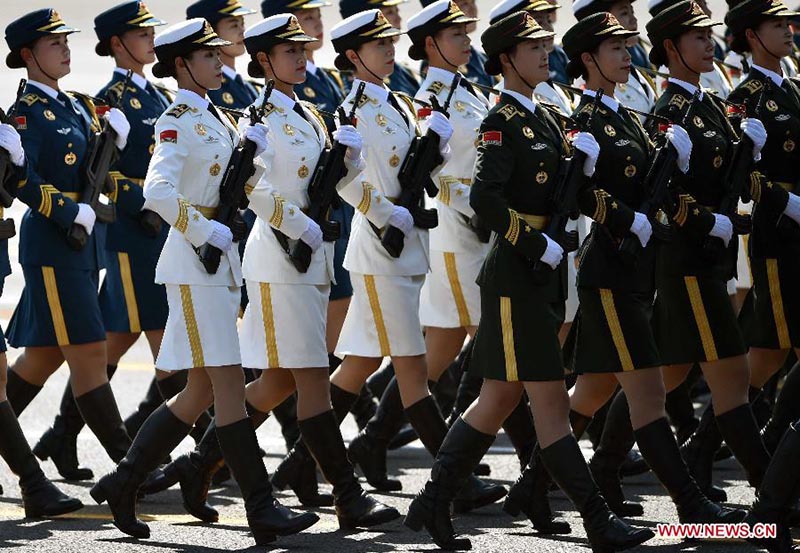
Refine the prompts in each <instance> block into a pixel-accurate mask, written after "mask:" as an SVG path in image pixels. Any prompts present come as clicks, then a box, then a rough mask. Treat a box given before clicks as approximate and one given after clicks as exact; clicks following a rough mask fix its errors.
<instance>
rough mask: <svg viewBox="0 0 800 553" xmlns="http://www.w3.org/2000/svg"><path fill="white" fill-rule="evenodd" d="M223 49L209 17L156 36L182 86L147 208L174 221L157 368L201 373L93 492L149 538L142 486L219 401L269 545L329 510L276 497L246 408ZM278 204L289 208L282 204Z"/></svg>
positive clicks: (237, 471)
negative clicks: (226, 207) (207, 263)
mask: <svg viewBox="0 0 800 553" xmlns="http://www.w3.org/2000/svg"><path fill="white" fill-rule="evenodd" d="M222 46H230V42H228V41H226V40H222V39H220V38H219V37H218V36H217V34H216V33H215V32H214V31H213V29H212V28H211V26H210V25H209V24H208V22H206V21H205V20H203V19H199V18H198V19H190V20H188V21H185V22H183V23H180V24H178V25H174V26H172V27H170V28H169V29H167V30H166V31H165V32H164V33H163V34H161V35H159V37H157V38H156V41H155V52H156V56H157V57H158V63H157V64H156V65H155V66H154V68H153V74H154V75H155V76H156V77H162V78H163V77H168V76H170V77H173V78H175V79H176V80H177V81H178V86H179V87H180V90H179V91H178V94H177V96H176V97H175V101H174V102H173V104H172V105H171V106H170V109H169V110H168V111H167V112H166V113H165V114H164V115H162V116H161V117H160V118H159V120H158V122H157V123H156V135H157V136H158V145H157V146H156V149H155V152H154V153H153V159H152V160H151V162H150V167H149V168H148V171H147V179H146V181H145V187H144V197H145V207H146V208H152V209H153V210H154V211H156V212H157V213H158V214H159V215H160V216H161V217H162V218H163V219H164V220H165V221H166V222H167V223H169V224H170V225H171V226H172V227H173V228H172V229H170V233H169V236H168V237H167V241H166V243H165V244H164V249H163V251H162V254H161V257H160V258H159V260H158V265H157V267H156V281H157V282H159V283H164V284H166V288H167V301H168V302H169V318H168V319H167V326H166V329H165V331H164V340H163V342H162V347H161V349H160V351H159V354H158V361H157V363H158V366H159V367H161V368H163V369H164V370H171V371H174V370H188V371H189V375H188V379H187V380H188V381H187V384H186V387H185V388H184V389H183V390H182V391H181V392H180V393H179V394H178V395H177V396H175V397H174V398H172V399H171V400H170V401H169V403H168V404H164V405H162V406H161V407H159V408H158V409H156V411H154V412H153V414H152V415H151V416H150V418H148V419H147V421H145V424H144V425H143V426H142V428H141V429H140V430H139V433H138V434H137V435H136V440H135V441H134V443H133V445H132V446H131V448H130V450H129V451H128V453H127V455H126V456H125V459H123V461H122V462H121V463H120V464H119V466H118V467H117V469H116V470H115V471H114V472H112V473H111V474H108V475H106V476H104V477H103V478H101V479H100V481H99V482H98V483H97V484H96V485H95V486H94V487H93V488H92V490H91V494H92V497H93V498H94V499H95V500H96V501H98V502H103V501H106V500H107V501H108V503H109V506H110V508H111V512H112V513H113V515H114V524H115V526H117V528H119V529H120V530H122V531H123V532H125V533H126V534H129V535H131V536H134V537H137V538H146V537H148V536H149V535H150V531H149V529H148V527H147V525H146V524H144V523H143V522H141V521H139V520H137V519H136V498H137V490H138V488H139V486H140V485H141V484H142V482H143V481H144V477H145V476H146V475H147V473H148V472H149V471H151V470H152V469H153V468H154V467H155V466H156V465H157V464H158V462H159V461H160V460H161V459H162V458H163V457H164V456H165V455H166V454H168V453H169V452H170V451H172V449H173V448H174V447H175V446H176V445H177V444H178V443H180V441H181V440H182V439H183V438H184V437H185V436H186V435H187V434H188V432H189V429H190V428H191V425H192V424H193V423H194V421H195V420H196V419H197V417H198V416H199V415H200V413H202V412H203V411H204V410H205V409H206V408H208V407H209V405H210V404H211V402H212V400H213V403H214V408H215V416H216V434H217V437H218V439H219V444H220V448H221V449H222V451H223V452H224V454H225V459H226V461H227V464H228V467H229V468H230V469H231V472H233V474H234V477H235V478H236V480H237V482H238V484H239V487H240V488H241V490H242V497H243V498H244V500H245V509H246V511H247V521H248V524H249V525H250V528H251V530H252V532H253V535H254V537H255V540H256V543H258V544H264V543H268V542H270V541H273V540H274V539H275V536H276V535H288V534H293V533H296V532H299V531H302V530H304V529H305V528H308V527H309V526H311V525H312V524H314V523H315V522H316V521H317V520H318V517H317V516H316V515H312V514H310V513H306V514H302V515H297V514H295V513H293V512H292V511H290V510H288V509H286V508H285V507H283V506H282V505H281V504H280V503H278V501H277V500H275V499H274V498H273V497H272V491H271V489H270V486H269V481H268V476H267V473H266V469H265V467H264V462H263V460H262V459H261V454H260V451H259V449H258V442H257V440H256V435H255V430H254V428H253V425H252V423H251V422H250V420H249V418H248V417H247V413H246V412H245V405H244V377H243V373H242V370H241V364H240V361H239V360H240V353H239V341H238V336H237V333H236V318H237V313H238V307H239V297H240V291H239V287H240V285H241V266H240V262H239V252H238V250H237V249H236V248H235V247H232V246H233V240H234V237H233V235H232V233H231V230H230V229H229V228H228V227H227V226H226V225H224V224H222V223H219V222H217V221H215V220H214V219H213V217H214V216H215V211H216V206H217V205H218V203H219V199H220V198H219V186H220V183H221V180H222V175H223V174H224V173H223V171H222V168H223V166H225V165H227V163H228V159H229V158H230V156H231V153H232V152H233V149H234V148H235V147H236V145H237V143H238V142H239V141H240V137H239V135H238V134H237V133H236V131H235V129H234V127H233V126H232V125H231V124H230V122H229V121H228V120H227V119H225V118H223V117H222V116H220V114H219V112H218V111H217V110H216V108H214V106H213V104H211V103H210V102H209V100H208V99H207V98H206V91H207V90H210V89H216V88H219V86H220V83H221V80H222V70H221V67H222V64H221V62H220V58H219V48H220V47H222ZM226 121H228V122H226ZM241 139H242V140H244V139H247V140H251V141H252V142H254V143H255V145H256V148H255V149H256V154H257V155H258V154H259V153H260V152H262V151H263V150H264V149H265V147H266V128H265V127H264V126H263V125H255V126H249V127H247V129H246V130H245V131H244V132H243V136H242V138H241ZM275 202H276V203H278V204H279V202H277V200H275ZM277 209H278V213H279V214H280V213H282V212H281V211H280V209H281V207H280V205H278V206H277ZM284 216H285V217H286V218H287V219H288V218H291V217H292V216H293V215H292V214H291V213H286V214H284ZM237 239H238V238H237ZM204 245H207V246H209V247H214V248H218V249H219V250H221V251H222V258H221V261H220V265H219V268H218V270H217V271H216V272H215V273H213V274H209V272H207V271H206V269H205V267H204V265H203V264H202V263H201V262H200V259H199V257H198V254H197V253H196V252H195V248H200V247H201V246H204Z"/></svg>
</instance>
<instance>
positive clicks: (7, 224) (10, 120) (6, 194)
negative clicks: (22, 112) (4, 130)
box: [0, 79, 28, 240]
mask: <svg viewBox="0 0 800 553" xmlns="http://www.w3.org/2000/svg"><path fill="white" fill-rule="evenodd" d="M26 84H28V81H27V80H26V79H20V81H19V87H18V88H17V96H16V99H15V100H14V105H13V106H11V110H9V112H8V113H4V112H3V110H2V109H0V123H6V124H8V125H11V126H12V127H14V128H15V129H16V128H17V109H18V108H19V99H20V98H21V97H22V93H23V92H25V85H26ZM15 172H16V168H15V167H14V164H13V163H11V155H10V154H9V153H8V152H6V151H5V150H0V204H2V206H3V207H11V204H12V203H13V202H14V197H15V196H16V195H17V186H16V179H14V177H13V174H14V173H15ZM12 182H13V185H12V184H11V183H12ZM6 186H10V188H6ZM16 234H17V229H16V227H15V226H14V219H0V240H8V239H9V238H12V237H13V236H14V235H16Z"/></svg>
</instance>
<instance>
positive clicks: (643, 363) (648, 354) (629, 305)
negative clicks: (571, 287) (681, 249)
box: [572, 91, 659, 373]
mask: <svg viewBox="0 0 800 553" xmlns="http://www.w3.org/2000/svg"><path fill="white" fill-rule="evenodd" d="M601 101H602V104H601V105H599V106H597V108H593V105H592V104H593V103H594V93H592V92H591V91H587V92H585V93H584V94H583V95H582V96H581V101H580V104H579V105H578V107H577V109H576V114H578V115H577V117H578V118H581V119H586V118H588V116H589V114H590V113H591V112H592V110H593V109H594V115H593V117H592V118H591V122H590V124H589V128H588V129H586V131H587V132H590V133H591V134H592V135H594V137H595V139H596V140H597V142H598V144H600V156H599V157H598V159H597V165H596V168H595V173H594V175H593V176H592V178H591V179H589V180H588V183H587V184H588V186H587V188H586V189H585V190H583V191H581V193H580V194H579V197H578V202H579V206H580V208H581V211H582V212H583V214H584V215H586V216H587V217H591V218H592V219H593V221H594V222H593V223H592V230H591V233H590V234H589V236H588V238H587V240H586V242H585V243H584V245H583V248H582V253H581V261H580V267H579V269H578V299H579V301H580V310H581V316H580V317H579V318H578V323H577V329H576V347H575V357H574V361H573V363H572V367H573V369H574V371H575V372H577V373H587V372H588V373H593V372H595V373H616V372H621V371H630V370H634V369H642V368H649V367H655V366H658V365H659V355H658V348H657V347H656V340H655V336H654V334H653V331H652V328H651V316H652V305H653V298H654V294H655V261H656V250H657V247H656V245H655V243H654V241H652V240H651V241H650V242H649V243H648V245H647V247H646V248H644V249H643V250H642V253H641V255H640V256H639V258H638V260H637V263H636V265H635V266H630V265H629V264H627V263H626V262H625V260H624V259H623V258H622V256H621V255H620V254H619V244H620V242H621V240H622V239H623V238H626V237H630V238H632V239H634V240H638V238H636V237H635V236H634V235H633V234H631V233H630V230H629V229H630V227H631V224H632V223H633V220H634V212H635V211H636V210H637V209H638V206H639V205H641V204H642V202H643V201H644V200H645V198H646V195H647V190H646V189H645V188H644V179H645V177H646V175H647V168H648V167H649V165H650V161H651V156H652V154H653V152H654V149H653V144H652V142H651V141H650V139H649V137H648V135H647V133H646V132H645V130H644V128H643V127H642V125H641V123H640V122H639V118H638V117H637V116H636V115H634V114H632V113H631V112H629V111H628V110H627V109H626V108H625V107H624V106H622V105H621V104H619V103H618V102H617V101H616V100H614V99H613V98H609V97H604V98H603V99H602V100H601ZM601 199H602V201H601ZM609 206H610V208H611V209H608V207H609Z"/></svg>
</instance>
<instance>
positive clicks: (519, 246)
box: [405, 12, 653, 551]
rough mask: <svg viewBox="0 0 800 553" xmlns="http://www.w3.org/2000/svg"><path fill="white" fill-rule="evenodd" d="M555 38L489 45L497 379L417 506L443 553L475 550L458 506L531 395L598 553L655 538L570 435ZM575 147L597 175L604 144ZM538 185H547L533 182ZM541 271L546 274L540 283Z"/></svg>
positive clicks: (474, 194) (482, 333) (529, 23)
mask: <svg viewBox="0 0 800 553" xmlns="http://www.w3.org/2000/svg"><path fill="white" fill-rule="evenodd" d="M551 36H553V33H551V32H548V31H544V30H543V29H542V28H541V27H540V26H539V25H538V24H537V23H536V22H535V21H534V19H533V17H532V16H531V15H530V14H529V13H527V12H516V13H514V14H512V15H510V16H508V17H506V18H504V19H501V20H500V21H498V22H496V23H494V24H492V25H491V26H489V28H488V29H487V30H486V31H485V32H484V34H483V35H482V36H481V41H482V43H483V47H484V50H485V51H486V53H487V55H488V56H489V58H488V61H487V63H486V69H487V72H488V73H490V74H492V75H496V74H498V73H501V72H502V74H503V78H504V79H505V90H504V91H503V93H502V95H501V96H500V102H499V103H498V104H497V105H496V106H495V107H494V108H492V110H491V111H490V112H489V115H488V116H487V117H486V119H484V121H483V124H482V125H481V130H480V133H481V134H480V143H479V145H478V159H477V161H476V164H475V179H474V182H473V184H472V189H471V194H470V204H471V205H472V207H473V209H474V210H475V212H476V213H477V214H478V216H480V217H481V218H482V219H484V220H485V222H486V224H487V225H488V226H489V227H490V228H491V229H492V230H493V231H495V233H496V234H497V237H496V239H495V241H494V243H493V244H492V248H491V250H490V252H489V255H488V257H487V259H486V263H485V264H484V266H483V268H482V270H481V274H480V276H479V277H478V278H479V280H478V282H479V284H480V286H481V313H482V316H481V320H480V323H479V325H478V332H477V334H476V335H475V348H474V351H473V360H472V364H471V368H472V369H473V370H480V371H482V373H483V376H484V379H485V380H484V384H483V388H482V389H481V393H480V396H479V397H478V399H477V401H476V402H475V403H473V404H472V405H471V406H470V408H469V409H468V410H467V411H466V413H465V414H464V416H463V417H460V418H459V419H458V420H457V421H456V422H455V424H454V425H453V426H452V428H451V429H450V432H449V433H448V434H447V437H446V438H445V441H444V443H443V444H442V446H441V448H440V450H439V454H438V455H437V457H436V462H435V463H434V466H433V469H432V471H431V480H429V481H428V483H427V484H426V485H425V487H424V489H423V490H422V491H421V492H420V493H419V495H418V496H417V497H416V499H414V501H413V502H412V503H411V506H410V507H409V511H408V516H407V517H406V521H405V523H406V525H407V526H409V527H410V528H412V529H413V530H417V531H418V530H420V529H421V528H422V527H423V526H424V527H425V528H426V529H427V530H428V532H430V534H431V536H432V537H433V539H434V541H435V542H436V544H437V545H439V546H440V547H443V548H453V549H469V546H470V544H469V540H466V539H455V537H454V532H453V528H452V524H451V521H450V509H449V506H450V502H451V500H452V498H453V496H454V494H455V491H456V490H458V488H459V487H460V485H461V483H462V482H463V481H464V479H465V478H466V477H467V475H469V474H470V472H471V471H472V469H473V468H474V466H475V464H476V463H477V462H478V461H479V460H480V458H481V457H482V456H483V455H484V453H485V452H486V450H487V449H488V448H489V446H490V445H491V444H492V442H493V441H494V437H495V434H496V433H497V430H498V429H499V428H500V425H501V423H502V422H503V421H504V420H505V418H506V417H507V416H508V415H509V413H511V410H512V409H513V408H514V407H516V405H517V404H518V402H519V400H520V397H521V395H522V392H523V390H524V391H526V392H527V393H528V396H529V397H530V399H531V406H532V410H533V416H534V420H535V421H536V433H537V435H538V437H539V442H540V444H541V446H542V451H541V455H542V459H543V461H544V462H545V464H546V465H547V468H548V470H549V471H550V473H551V474H553V477H554V479H555V481H556V482H557V483H558V485H559V486H560V487H561V488H562V489H563V490H564V491H565V492H566V494H567V496H568V497H569V498H570V499H571V500H572V502H573V503H574V504H575V506H576V507H577V508H578V510H579V511H580V513H581V515H582V516H583V518H584V526H585V527H586V531H587V534H588V537H589V541H590V543H591V544H592V547H594V548H597V549H598V550H600V548H603V549H602V550H604V551H605V550H608V551H613V550H618V549H626V548H628V547H632V546H634V545H637V544H640V543H642V542H644V541H646V540H648V539H650V538H651V537H653V533H652V532H650V531H649V530H634V529H633V528H631V527H630V526H628V524H626V523H625V522H623V521H622V520H620V519H618V518H617V517H616V516H615V515H614V514H613V513H611V512H610V511H609V510H608V506H607V505H606V503H605V500H604V499H603V497H602V496H601V495H600V492H599V490H598V489H597V486H596V485H595V484H594V482H593V481H592V477H591V474H590V473H589V470H588V468H587V467H586V463H585V461H584V460H583V456H582V454H581V451H580V448H579V446H578V443H577V442H576V441H575V438H574V437H573V436H572V434H571V433H570V429H569V422H568V419H567V411H568V409H569V396H568V395H567V391H566V388H565V387H564V369H563V363H562V360H561V350H560V347H559V342H558V328H559V326H560V325H561V320H562V319H563V313H564V284H565V282H564V281H565V277H566V267H565V265H564V263H563V262H562V258H563V249H562V248H561V246H559V245H558V244H557V243H556V242H554V241H553V240H552V239H551V238H550V237H548V236H547V235H546V234H544V233H543V232H542V230H543V229H544V227H545V225H546V223H547V221H548V212H547V210H548V208H549V201H548V199H549V197H550V194H551V191H552V187H553V185H554V184H555V181H556V179H555V175H556V174H558V167H559V164H560V163H561V156H562V155H564V154H566V153H567V152H566V148H567V147H568V145H567V143H566V138H565V136H564V134H563V131H562V127H561V125H560V124H558V123H557V122H556V120H555V119H554V116H553V115H551V114H549V113H548V112H547V111H546V110H545V108H543V107H542V106H541V105H538V104H537V103H536V102H535V101H534V100H533V98H532V97H533V89H534V88H535V87H536V84H538V83H539V82H541V81H543V80H545V79H547V76H548V64H547V50H546V48H545V45H544V40H543V39H546V38H548V37H551ZM574 144H575V147H576V148H578V149H580V150H581V151H583V152H586V154H587V156H586V161H585V163H584V164H583V167H580V168H578V171H582V172H583V173H584V174H585V175H587V176H591V175H592V173H593V172H594V164H595V162H596V160H597V155H598V153H599V146H598V144H597V142H596V141H595V140H594V138H593V137H592V136H591V135H590V134H587V133H580V134H578V135H577V137H576V138H575V143H574ZM532 178H533V179H535V181H536V184H531V183H530V182H529V181H530V180H531V179H532ZM590 196H591V197H592V198H595V197H596V198H597V199H596V203H597V205H598V207H600V206H605V199H604V198H603V197H602V196H595V195H593V194H591V195H590ZM609 209H610V206H609ZM537 263H538V264H539V266H537V265H536V264H537ZM544 265H546V266H547V268H544ZM534 266H537V270H538V269H540V268H541V272H539V276H538V277H537V275H535V274H534V270H533V267H534ZM534 337H535V339H534ZM534 358H536V369H533V368H532V367H533V363H534Z"/></svg>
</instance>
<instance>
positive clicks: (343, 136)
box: [333, 125, 364, 159]
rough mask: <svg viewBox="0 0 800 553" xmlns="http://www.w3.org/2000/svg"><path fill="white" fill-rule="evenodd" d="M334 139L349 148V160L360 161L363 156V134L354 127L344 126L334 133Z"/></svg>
mask: <svg viewBox="0 0 800 553" xmlns="http://www.w3.org/2000/svg"><path fill="white" fill-rule="evenodd" d="M333 139H334V140H335V141H337V142H339V143H340V144H344V145H345V146H347V157H348V158H350V159H358V158H359V156H361V150H362V149H363V148H364V140H363V139H362V138H361V133H360V132H358V131H357V130H356V128H355V127H354V126H353V125H342V126H341V127H339V128H338V129H336V130H335V131H333Z"/></svg>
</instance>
